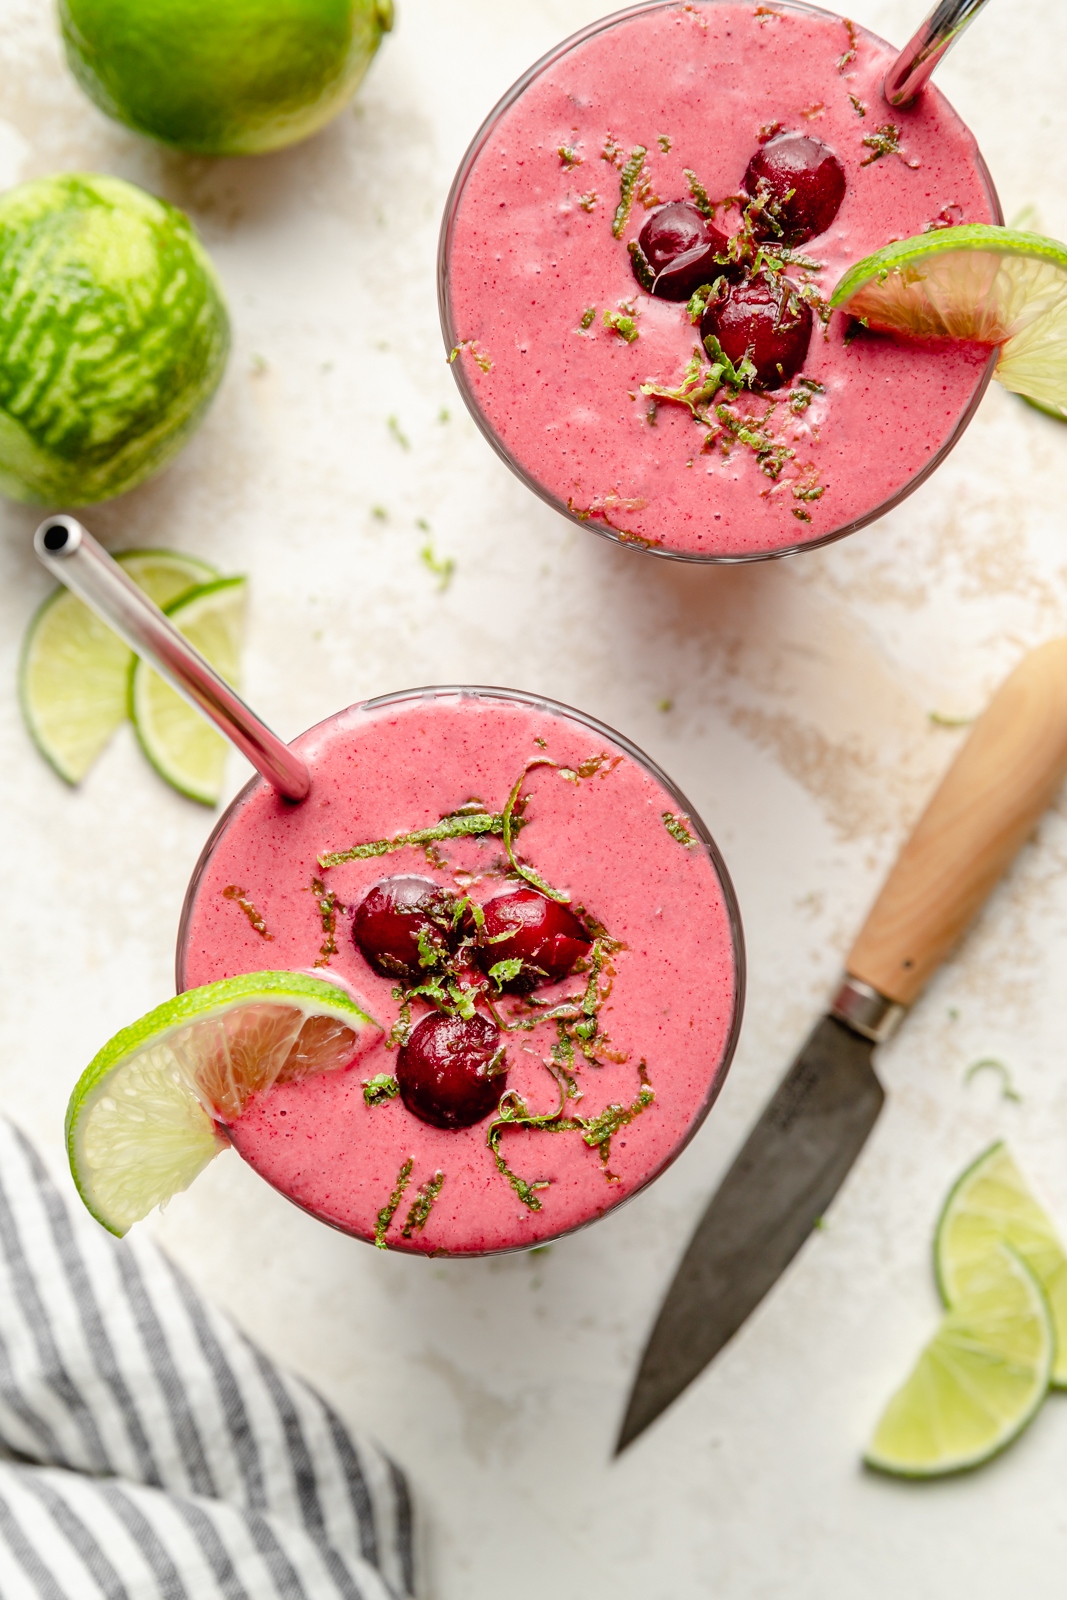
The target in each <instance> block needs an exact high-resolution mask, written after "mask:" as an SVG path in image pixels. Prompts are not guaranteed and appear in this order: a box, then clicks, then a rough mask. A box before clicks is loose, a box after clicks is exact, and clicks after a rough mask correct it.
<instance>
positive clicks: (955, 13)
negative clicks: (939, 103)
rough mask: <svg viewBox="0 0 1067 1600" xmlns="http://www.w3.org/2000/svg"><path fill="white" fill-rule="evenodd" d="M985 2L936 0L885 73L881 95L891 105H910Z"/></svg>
mask: <svg viewBox="0 0 1067 1600" xmlns="http://www.w3.org/2000/svg"><path fill="white" fill-rule="evenodd" d="M985 3H986V0H939V4H938V5H936V6H935V7H934V9H933V11H931V13H930V15H929V16H928V17H927V19H926V21H925V22H924V23H923V25H922V27H921V28H920V29H919V31H918V33H917V34H916V35H915V37H914V38H913V39H912V40H910V41H909V43H908V44H906V45H905V47H904V49H903V50H902V51H901V52H900V54H899V56H898V57H897V59H896V61H895V62H894V63H893V65H892V67H890V69H889V71H888V72H887V73H886V77H885V85H884V89H883V93H884V94H885V97H886V99H887V100H888V101H889V104H890V105H891V106H906V105H910V104H911V102H912V101H913V100H914V99H915V98H916V96H917V95H918V94H919V93H920V91H921V90H922V88H923V85H924V84H925V83H926V80H927V79H928V78H929V76H930V74H931V73H932V72H933V70H934V68H935V67H936V66H937V64H938V62H939V61H940V60H941V58H942V56H944V55H945V54H946V52H947V51H949V50H951V48H952V46H953V45H954V44H955V43H956V40H957V39H958V38H959V36H960V34H961V33H962V32H963V30H964V28H966V27H967V25H968V23H970V22H973V21H974V18H975V17H976V16H977V15H978V13H979V11H981V9H982V7H983V6H984V5H985Z"/></svg>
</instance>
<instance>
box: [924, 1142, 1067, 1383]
mask: <svg viewBox="0 0 1067 1600" xmlns="http://www.w3.org/2000/svg"><path fill="white" fill-rule="evenodd" d="M1000 1240H1003V1241H1006V1242H1007V1243H1008V1244H1010V1245H1011V1246H1012V1248H1013V1249H1014V1250H1016V1251H1017V1252H1018V1253H1019V1255H1020V1256H1022V1258H1023V1260H1024V1261H1025V1262H1026V1265H1027V1266H1028V1267H1029V1268H1030V1271H1031V1272H1032V1273H1033V1274H1034V1277H1035V1278H1036V1279H1037V1281H1038V1282H1039V1283H1040V1285H1041V1287H1042V1289H1043V1290H1044V1291H1045V1297H1046V1299H1047V1300H1048V1303H1049V1310H1050V1311H1051V1313H1052V1321H1053V1325H1054V1327H1055V1329H1056V1346H1057V1354H1056V1361H1055V1364H1054V1366H1053V1369H1052V1382H1053V1384H1054V1385H1055V1387H1056V1388H1058V1389H1062V1388H1067V1256H1065V1255H1064V1253H1063V1247H1062V1245H1061V1244H1060V1241H1059V1239H1058V1238H1057V1237H1056V1230H1055V1228H1054V1227H1053V1226H1052V1223H1051V1222H1050V1221H1049V1218H1048V1217H1047V1216H1046V1214H1045V1212H1044V1211H1042V1209H1041V1207H1040V1206H1039V1205H1038V1203H1037V1201H1036V1200H1035V1199H1034V1197H1033V1195H1032V1194H1031V1193H1030V1191H1029V1189H1028V1188H1027V1187H1026V1182H1025V1179H1024V1178H1023V1175H1022V1173H1021V1172H1020V1171H1019V1169H1018V1167H1017V1166H1016V1165H1015V1162H1014V1161H1013V1160H1012V1158H1011V1156H1010V1155H1009V1153H1008V1150H1007V1148H1006V1147H1005V1145H1004V1144H1003V1142H998V1143H997V1144H995V1145H993V1146H991V1148H990V1149H988V1150H986V1151H985V1152H984V1154H982V1155H980V1156H979V1157H978V1160H977V1161H976V1162H975V1163H974V1165H973V1166H970V1167H968V1168H967V1171H966V1172H965V1173H964V1174H963V1176H962V1178H960V1180H959V1182H958V1183H957V1184H956V1186H955V1188H954V1189H953V1190H952V1193H951V1194H950V1195H949V1197H948V1199H947V1200H946V1201H945V1208H944V1210H943V1211H942V1213H941V1217H940V1220H939V1221H938V1224H937V1235H936V1237H935V1239H934V1270H935V1272H936V1274H937V1284H938V1288H939V1289H940V1291H941V1298H942V1299H943V1300H944V1302H945V1304H946V1306H954V1305H955V1304H956V1303H957V1302H958V1301H959V1300H961V1299H964V1298H965V1297H966V1295H967V1292H968V1285H969V1283H970V1282H971V1279H972V1277H973V1275H974V1274H975V1272H980V1271H982V1264H983V1262H984V1261H985V1259H986V1257H987V1256H988V1254H989V1252H990V1251H991V1250H992V1249H993V1248H994V1247H995V1245H996V1244H997V1242H998V1241H1000Z"/></svg>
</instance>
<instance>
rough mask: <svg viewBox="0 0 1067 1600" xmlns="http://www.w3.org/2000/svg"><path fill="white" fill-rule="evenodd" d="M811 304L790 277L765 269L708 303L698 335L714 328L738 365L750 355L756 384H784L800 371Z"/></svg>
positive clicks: (776, 386) (807, 340)
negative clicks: (787, 279)
mask: <svg viewBox="0 0 1067 1600" xmlns="http://www.w3.org/2000/svg"><path fill="white" fill-rule="evenodd" d="M811 328H812V316H811V307H810V306H809V305H807V304H806V303H805V302H804V301H803V300H801V299H800V298H799V296H798V295H796V294H794V293H793V291H792V289H791V287H790V285H789V284H788V282H782V281H781V280H779V279H777V278H775V277H773V276H771V275H770V274H765V273H761V274H760V275H759V276H757V277H755V278H749V279H748V280H747V281H746V282H744V283H737V284H734V285H732V286H731V288H730V289H729V290H728V292H727V295H726V298H725V299H723V300H718V301H713V302H711V303H710V304H709V305H708V309H707V311H706V312H705V313H704V316H703V319H702V320H701V323H700V337H701V338H702V339H706V338H707V337H708V335H709V334H714V335H715V337H716V339H718V341H719V344H720V345H721V346H722V350H723V353H724V354H725V355H727V356H728V357H729V358H730V360H731V361H732V362H733V364H734V366H735V367H736V366H737V365H738V364H739V363H740V362H741V361H743V360H744V359H745V357H746V356H747V357H748V359H749V360H750V361H751V362H752V364H753V366H754V367H755V369H756V373H755V377H753V378H752V380H751V386H752V388H753V389H780V388H781V387H782V386H783V384H786V383H788V382H789V380H790V378H792V377H793V375H794V373H797V372H799V371H800V369H801V367H802V366H803V365H804V359H805V357H806V356H807V353H808V345H809V343H810V342H811Z"/></svg>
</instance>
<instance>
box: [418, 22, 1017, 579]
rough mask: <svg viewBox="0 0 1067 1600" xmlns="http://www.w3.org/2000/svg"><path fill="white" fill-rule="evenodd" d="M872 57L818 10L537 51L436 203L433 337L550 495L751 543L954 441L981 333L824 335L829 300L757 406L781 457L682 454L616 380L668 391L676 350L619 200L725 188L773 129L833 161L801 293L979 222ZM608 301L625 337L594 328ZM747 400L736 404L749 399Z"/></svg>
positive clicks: (790, 530)
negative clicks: (959, 340)
mask: <svg viewBox="0 0 1067 1600" xmlns="http://www.w3.org/2000/svg"><path fill="white" fill-rule="evenodd" d="M895 57H896V52H895V51H894V50H892V49H891V47H890V46H888V45H887V44H885V43H884V42H883V41H882V40H880V39H878V38H876V37H875V36H874V35H873V34H870V33H868V32H867V31H866V30H865V29H863V28H860V27H858V26H855V25H854V24H851V23H846V22H844V21H843V20H842V19H840V18H838V17H835V16H831V15H830V14H829V13H826V12H822V11H814V10H811V9H808V8H796V9H794V8H793V7H791V6H789V5H786V4H781V5H774V6H770V5H761V6H758V7H753V6H752V5H751V4H735V3H732V0H710V3H708V0H693V3H691V4H684V5H683V4H677V3H670V4H653V5H650V6H645V7H639V8H636V9H635V10H633V11H630V12H625V13H621V14H620V15H619V16H618V17H617V18H614V19H608V20H607V21H606V22H603V23H600V24H597V25H596V26H595V27H594V28H592V29H589V30H586V32H585V33H584V34H581V35H578V36H577V37H576V40H574V41H572V42H571V43H570V44H569V45H565V46H562V47H561V48H560V50H559V51H557V52H555V53H554V54H553V55H552V56H551V57H549V58H547V60H546V61H545V62H543V63H541V64H539V66H538V67H536V68H534V69H533V71H532V72H531V73H530V74H529V75H528V77H527V79H525V80H523V82H522V83H521V84H519V85H517V86H516V89H515V90H513V91H512V92H511V94H510V95H509V96H508V97H506V99H505V101H504V102H502V105H501V107H498V108H497V110H496V111H495V112H494V113H493V115H492V116H491V117H490V119H489V121H488V122H487V123H486V125H485V127H484V128H483V129H482V130H481V132H480V133H479V134H478V136H477V138H476V139H475V141H474V143H473V145H472V147H471V150H470V151H469V152H468V156H467V159H466V161H465V163H464V166H463V168H462V169H461V171H460V174H459V176H458V178H457V180H456V186H455V188H454V191H453V196H452V199H451V201H450V204H449V209H448V212H447V214H446V223H445V230H444V234H443V237H442V254H441V302H442V318H443V323H444V328H445V337H446V341H447V343H448V346H449V348H450V349H457V350H458V352H459V353H458V355H456V357H455V360H454V369H455V370H456V372H457V376H458V378H459V381H460V385H461V388H462V390H463V393H464V396H465V398H466V399H467V402H468V404H469V405H470V407H471V409H472V412H473V414H474V415H475V418H476V420H478V422H479V423H480V425H481V426H482V427H483V430H484V431H485V432H486V433H487V435H488V436H489V437H490V439H491V441H492V442H493V443H494V445H495V446H496V448H498V449H499V450H500V451H501V453H502V454H504V456H505V459H507V460H508V461H509V464H511V465H512V466H513V467H514V468H515V469H516V470H517V471H518V472H519V473H520V475H522V476H523V477H524V478H525V479H526V481H527V482H528V483H529V484H530V486H531V487H532V488H534V489H535V490H536V491H537V492H538V493H539V494H541V495H542V496H543V497H544V498H545V499H547V500H549V502H550V503H552V504H553V505H555V506H556V507H557V509H559V510H562V511H564V512H567V513H568V514H569V515H571V516H573V517H576V518H577V519H578V520H580V521H585V522H587V523H588V525H589V526H591V527H593V528H595V529H597V530H598V531H600V532H603V533H607V534H609V535H611V536H612V537H616V538H620V539H622V540H624V541H631V542H636V543H639V544H646V545H648V546H649V547H651V548H653V549H655V550H658V551H660V552H662V553H665V554H672V555H675V556H681V557H685V558H690V559H710V560H716V559H718V560H728V559H754V558H758V557H761V556H767V555H775V554H782V553H783V552H785V551H786V550H789V549H792V548H795V547H797V546H800V545H804V544H810V543H818V542H821V541H824V540H826V539H829V538H834V537H838V536H840V535H841V534H842V533H846V532H851V531H853V530H854V529H855V528H856V527H859V526H861V525H862V524H863V523H864V522H866V521H869V520H871V519H872V518H873V517H875V516H877V515H879V514H880V513H881V512H883V511H885V510H886V509H888V507H889V506H890V505H891V504H893V503H894V502H895V501H896V500H897V499H899V498H900V497H901V496H902V495H903V494H905V493H907V492H909V491H910V490H911V489H913V488H915V487H916V485H917V484H918V483H919V482H920V481H921V479H922V477H923V476H924V475H925V473H926V472H928V471H929V470H931V469H932V467H933V466H935V465H936V463H937V461H938V460H939V459H940V457H941V456H942V455H943V454H944V452H945V451H946V449H948V448H949V447H950V446H951V444H952V443H954V442H955V439H956V437H957V436H958V434H959V433H960V432H961V431H962V427H963V426H964V425H965V424H966V422H967V421H968V420H969V417H970V415H971V412H972V411H973V408H974V406H975V405H976V404H977V402H978V400H979V399H980V397H981V394H982V392H983V390H984V386H985V383H986V382H987V381H988V378H989V376H990V374H991V371H992V362H991V359H990V354H989V351H988V349H986V348H985V347H984V346H972V345H961V344H931V345H927V346H923V345H920V344H915V343H910V342H909V343H908V344H907V345H903V344H898V343H896V342H894V341H893V340H892V339H889V338H881V337H876V336H865V337H861V338H857V339H854V340H852V341H851V342H848V341H847V340H846V337H845V335H846V331H847V324H846V322H845V319H844V318H843V317H842V316H840V315H838V314H835V315H834V316H833V318H832V319H831V320H830V322H829V324H828V325H827V327H826V329H825V331H824V327H823V324H822V323H821V322H820V321H819V320H816V323H815V332H814V334H813V337H812V340H811V346H810V350H809V352H808V356H807V360H806V362H805V364H804V367H803V376H804V378H806V379H809V380H812V381H813V382H814V383H816V384H818V385H820V386H821V392H819V391H815V390H811V389H809V391H808V393H809V395H811V398H810V399H809V400H804V399H803V397H801V400H800V401H799V402H798V403H797V404H796V406H792V405H790V404H789V403H788V402H787V401H782V400H779V403H778V405H777V406H776V408H775V410H774V412H773V414H772V415H771V417H770V420H769V422H768V423H767V424H766V426H767V429H768V431H769V432H770V433H771V434H773V435H774V437H775V438H776V439H778V440H780V441H781V442H782V444H783V445H784V446H785V448H787V449H790V450H792V451H794V452H795V454H794V455H793V457H792V458H790V460H789V462H788V464H787V465H786V466H785V468H784V470H782V472H781V474H780V476H779V477H778V478H777V479H771V478H769V477H768V476H767V474H766V472H765V471H764V470H762V468H761V464H760V461H759V460H758V459H757V456H756V454H755V453H754V452H753V450H752V449H749V448H747V447H745V446H744V445H739V444H734V445H733V447H732V448H731V449H730V451H729V454H728V455H726V454H724V453H723V451H722V449H721V443H722V441H721V440H720V441H719V442H718V443H717V444H716V446H715V448H714V449H712V450H710V451H708V450H704V449H702V446H703V445H704V440H705V436H704V434H703V433H702V431H701V429H700V428H699V427H698V426H697V425H695V424H694V421H693V420H692V417H691V416H690V414H689V412H688V411H687V410H686V409H685V408H684V407H683V406H681V405H678V404H672V403H660V404H658V405H657V406H656V407H655V408H654V409H650V406H649V400H648V398H647V396H646V395H644V394H642V392H641V391H642V385H644V384H647V383H649V382H652V383H655V384H658V385H660V386H670V387H675V386H677V385H679V384H680V383H681V382H682V380H683V377H684V375H685V371H686V367H687V363H688V362H689V361H690V359H691V358H692V356H693V353H694V348H695V347H696V346H697V345H698V344H699V332H698V329H697V328H696V327H694V326H693V325H692V324H691V323H690V321H689V319H688V317H687V316H686V314H685V307H684V305H678V304H674V303H671V302H670V301H667V300H661V299H658V298H654V297H653V296H652V295H650V294H646V293H643V292H642V291H641V290H640V289H639V288H638V286H637V284H636V283H635V282H634V278H633V275H632V272H631V266H630V257H629V254H628V252H627V243H628V242H629V241H630V240H632V239H636V237H637V235H638V233H639V231H640V229H641V228H642V226H643V224H644V221H645V219H646V217H647V215H648V211H647V210H646V209H645V207H644V205H643V204H642V198H643V199H644V200H645V201H647V203H648V204H649V205H650V206H651V205H653V204H654V203H655V202H657V201H662V202H669V201H677V200H686V199H688V198H689V195H690V189H689V180H688V179H687V177H686V175H685V174H686V169H689V171H691V172H693V173H695V174H696V176H697V177H698V179H699V182H700V183H701V184H702V186H703V188H704V189H705V190H706V192H707V194H708V195H709V196H711V197H712V198H713V199H721V198H725V197H727V196H730V195H736V194H737V191H738V188H739V185H740V184H741V180H742V177H743V175H744V173H745V170H746V167H747V165H748V163H749V161H750V159H751V157H752V156H753V154H754V153H755V152H756V151H757V150H758V149H759V148H760V141H761V139H766V138H767V137H768V130H769V129H774V128H775V126H776V125H777V127H778V128H779V129H780V130H781V131H790V132H796V133H800V134H804V135H807V136H810V137H811V138H814V139H817V140H819V141H821V142H822V143H824V144H826V145H828V146H829V147H830V148H831V149H832V150H833V152H834V153H835V155H836V156H837V158H838V160H839V161H840V162H841V164H842V166H843V167H844V170H845V175H846V180H847V185H846V191H845V195H844V199H843V202H842V204H841V207H840V210H839V211H838V213H837V216H836V218H835V219H834V221H833V223H832V224H831V226H830V228H829V229H828V230H827V231H826V232H825V233H823V234H821V235H819V236H818V237H817V238H812V239H811V240H810V241H809V242H808V243H807V244H805V246H804V248H803V254H804V255H805V256H807V257H809V258H811V259H813V260H814V261H816V262H817V263H819V269H818V270H812V271H805V272H804V277H805V278H806V279H807V281H808V282H809V283H810V284H811V286H812V287H813V288H814V289H815V290H816V291H817V292H818V293H819V294H821V295H822V297H823V298H824V299H825V298H827V297H828V296H829V294H830V292H831V290H832V289H833V287H834V286H835V284H836V283H837V281H838V279H839V278H840V277H841V275H842V273H843V272H844V271H845V269H846V268H847V267H848V266H850V265H851V264H852V263H854V262H855V261H857V260H859V259H860V258H861V257H863V256H866V255H869V254H871V253H872V252H873V251H875V250H878V249H881V248H882V247H883V246H884V245H886V244H888V243H889V242H890V240H892V239H898V238H904V237H907V236H910V235H913V234H917V233H921V232H922V231H923V230H924V229H925V228H927V227H937V226H945V225H950V224H952V223H959V222H999V221H1000V220H1001V216H1000V208H999V204H998V202H997V199H996V195H995V192H994V190H993V187H992V184H991V182H990V179H989V176H988V173H987V172H986V170H985V167H984V164H983V162H982V160H981V157H980V155H979V153H978V150H977V147H976V145H975V142H974V140H973V138H972V136H971V134H970V133H969V132H968V130H967V128H966V127H965V126H964V125H963V123H962V122H961V121H960V119H959V118H958V117H957V115H956V114H955V112H954V111H953V110H952V108H951V107H950V106H949V105H948V103H947V102H946V101H945V99H944V97H943V96H942V95H940V94H939V93H938V91H937V90H936V89H934V88H932V87H929V86H928V87H927V88H926V89H925V90H924V92H923V95H922V97H921V99H920V101H919V102H918V104H917V105H916V106H915V107H914V108H910V109H907V110H895V109H893V108H891V107H890V106H888V104H887V103H886V102H885V100H884V99H883V97H882V92H881V91H882V80H883V78H884V76H885V72H886V69H887V68H888V67H889V66H890V65H891V64H892V62H893V61H894V60H895ZM639 146H640V147H644V149H645V150H646V152H647V154H646V157H645V161H644V165H643V168H642V177H641V183H642V185H643V186H644V187H643V188H642V190H641V193H640V194H638V195H637V196H636V197H635V202H634V204H633V207H632V210H631V213H630V215H629V218H628V220H627V224H626V227H625V228H624V229H623V230H622V232H621V236H620V237H619V238H616V237H614V236H613V233H612V227H611V223H612V218H613V216H614V213H615V210H616V207H617V205H618V204H619V200H620V171H619V163H620V162H621V160H622V158H623V157H628V156H629V154H630V152H631V151H633V150H635V149H636V148H637V147H639ZM605 150H607V151H608V153H609V155H611V153H612V152H616V154H615V157H614V160H606V159H603V153H604V151H605ZM646 179H647V182H646ZM717 217H718V225H719V226H720V227H723V226H725V228H726V231H727V232H734V231H736V230H737V228H738V226H739V225H740V215H739V212H738V210H737V209H736V208H735V209H734V210H733V211H732V212H730V211H727V212H726V213H724V212H723V211H722V210H721V209H720V210H719V211H718V213H717ZM787 271H788V272H789V274H790V275H791V276H794V277H795V276H796V275H797V274H796V272H795V271H794V269H793V268H788V269H787ZM627 307H632V308H634V314H633V318H632V320H633V324H634V326H635V327H636V330H637V337H636V338H633V339H632V340H631V342H627V340H626V338H624V337H621V336H620V334H619V333H618V332H616V331H613V330H612V328H610V327H609V326H606V325H605V322H604V314H605V312H607V313H608V314H609V315H614V316H620V315H627V314H628V312H627V309H626V308H627ZM590 312H592V313H593V316H592V318H591V319H590V320H589V322H588V326H583V320H585V319H586V318H588V317H589V313H590ZM627 331H631V330H627ZM774 398H776V397H775V396H771V397H770V399H772V400H773V399H774ZM769 403H770V401H769V400H766V399H762V398H758V399H757V398H756V397H752V405H751V411H752V414H753V415H755V416H757V417H760V416H762V415H763V413H764V412H766V411H767V408H768V405H769ZM765 459H766V458H765ZM813 488H820V489H821V490H822V493H821V494H818V495H812V494H811V493H810V492H806V491H811V490H812V489H813ZM794 490H796V491H797V492H796V493H794Z"/></svg>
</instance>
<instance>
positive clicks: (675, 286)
mask: <svg viewBox="0 0 1067 1600" xmlns="http://www.w3.org/2000/svg"><path fill="white" fill-rule="evenodd" d="M637 243H638V245H639V247H640V250H641V254H642V255H643V256H644V264H643V263H642V261H641V258H640V256H639V255H638V254H637V253H636V252H632V257H633V271H634V277H635V278H636V279H637V281H638V283H639V284H640V285H641V287H642V288H643V289H648V291H649V293H650V294H654V295H658V296H659V297H660V299H662V300H688V299H689V297H690V295H691V294H692V293H693V291H694V290H695V289H699V288H700V286H701V284H704V283H711V282H712V280H713V279H714V278H716V277H718V275H719V274H720V273H721V272H722V271H723V267H722V264H721V263H720V262H717V261H716V259H715V258H716V256H720V255H723V254H724V253H725V251H726V247H727V241H726V237H725V235H724V234H721V233H720V232H719V230H718V228H716V227H715V226H714V225H713V224H712V223H710V222H709V221H708V219H707V217H705V216H704V215H703V214H702V212H700V211H698V210H697V208H696V206H693V205H690V204H689V203H688V201H686V200H672V201H671V202H670V204H669V205H665V206H658V207H657V208H656V210H655V211H653V212H652V213H651V215H650V216H649V218H648V221H647V222H646V223H645V225H644V227H643V228H642V229H641V232H640V234H639V236H638V240H637ZM646 264H647V267H648V268H649V269H651V272H652V274H653V281H652V282H651V284H649V282H648V272H647V271H646V270H645V266H646Z"/></svg>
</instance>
